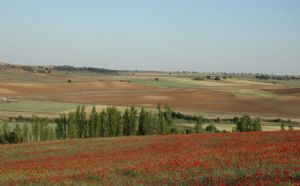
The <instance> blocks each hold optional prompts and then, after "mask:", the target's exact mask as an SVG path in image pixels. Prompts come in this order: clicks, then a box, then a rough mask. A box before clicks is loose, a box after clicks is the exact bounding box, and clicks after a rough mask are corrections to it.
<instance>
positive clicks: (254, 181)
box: [0, 131, 300, 185]
mask: <svg viewBox="0 0 300 186" xmlns="http://www.w3.org/2000/svg"><path fill="white" fill-rule="evenodd" d="M299 184H300V131H279V132H245V133H216V134H192V135H165V136H145V137H141V136H133V137H118V138H93V139H75V140H65V141H49V142H38V143H24V144H16V145H4V146H1V147H0V185H299Z"/></svg>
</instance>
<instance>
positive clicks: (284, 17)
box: [0, 0, 300, 74]
mask: <svg viewBox="0 0 300 186" xmlns="http://www.w3.org/2000/svg"><path fill="white" fill-rule="evenodd" d="M0 61H4V62H8V63H12V64H31V65H73V66H91V67H99V68H109V69H119V70H163V71H185V70H187V71H201V72H247V73H269V74H300V1H299V0H248V1H244V0H226V1H225V0H207V1H202V0H163V1H162V0H148V1H146V0H127V1H125V0H106V1H102V0H42V1H41V0H26V1H24V0H0Z"/></svg>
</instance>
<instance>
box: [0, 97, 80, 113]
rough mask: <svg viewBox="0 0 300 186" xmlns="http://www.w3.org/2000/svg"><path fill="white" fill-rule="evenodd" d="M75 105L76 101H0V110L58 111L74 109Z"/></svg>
mask: <svg viewBox="0 0 300 186" xmlns="http://www.w3.org/2000/svg"><path fill="white" fill-rule="evenodd" d="M77 105H78V104H76V103H62V102H52V101H33V100H20V101H15V102H9V103H1V104H0V110H7V111H27V112H45V113H59V112H63V111H65V110H70V109H74V108H76V106H77Z"/></svg>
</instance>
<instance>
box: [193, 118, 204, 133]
mask: <svg viewBox="0 0 300 186" xmlns="http://www.w3.org/2000/svg"><path fill="white" fill-rule="evenodd" d="M203 121H204V119H203V117H202V116H199V117H198V118H197V121H196V124H195V132H196V133H202V132H203V128H202V124H203Z"/></svg>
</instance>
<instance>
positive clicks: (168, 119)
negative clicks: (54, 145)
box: [56, 105, 174, 139]
mask: <svg viewBox="0 0 300 186" xmlns="http://www.w3.org/2000/svg"><path fill="white" fill-rule="evenodd" d="M56 123H57V127H56V136H57V138H58V139H72V138H93V137H117V136H131V135H154V134H170V133H171V132H172V131H174V130H171V128H172V125H173V119H172V110H171V109H170V108H169V107H167V106H165V107H164V108H161V106H158V107H157V111H149V110H146V109H144V108H142V109H141V111H140V112H139V113H138V110H137V109H136V108H135V107H131V108H126V109H125V111H124V112H123V113H122V112H121V111H119V110H118V109H117V108H115V107H107V108H106V109H103V110H102V111H100V112H97V111H96V108H95V107H93V109H92V111H91V112H90V114H89V115H88V114H87V112H86V110H85V106H83V105H82V106H78V107H77V109H76V111H75V112H70V113H69V114H62V115H61V116H60V118H59V119H57V121H56Z"/></svg>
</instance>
